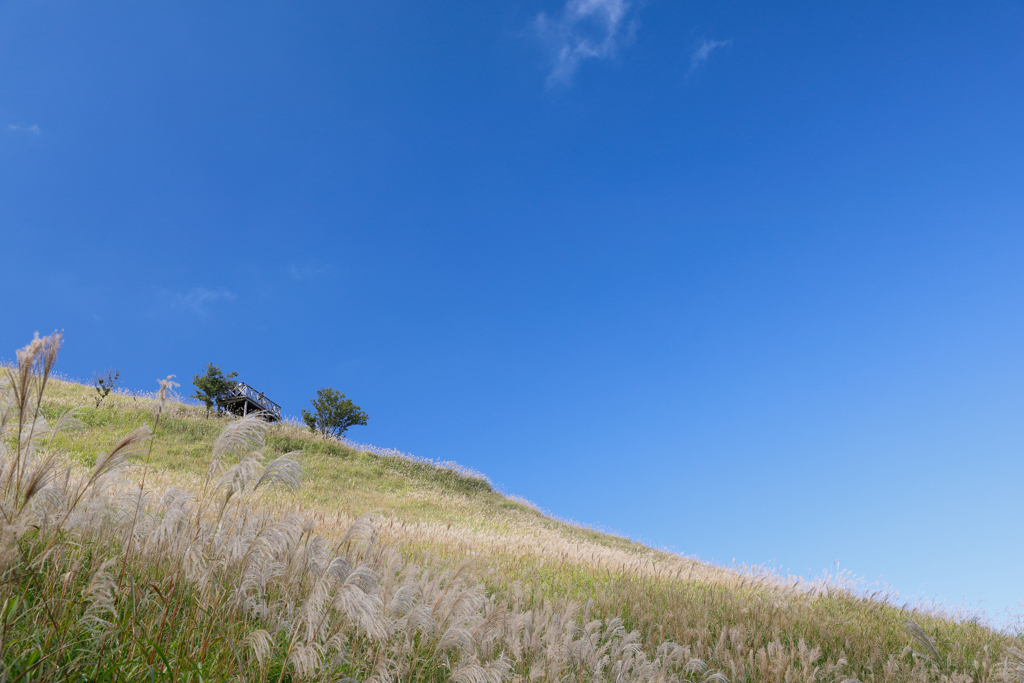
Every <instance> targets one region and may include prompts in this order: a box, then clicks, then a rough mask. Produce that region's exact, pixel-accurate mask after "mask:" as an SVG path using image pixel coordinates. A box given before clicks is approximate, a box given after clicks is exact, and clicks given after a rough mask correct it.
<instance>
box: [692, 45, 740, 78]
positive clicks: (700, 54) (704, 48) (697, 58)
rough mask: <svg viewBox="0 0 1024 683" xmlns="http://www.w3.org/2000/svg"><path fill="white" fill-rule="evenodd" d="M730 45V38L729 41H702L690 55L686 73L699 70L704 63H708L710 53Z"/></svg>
mask: <svg viewBox="0 0 1024 683" xmlns="http://www.w3.org/2000/svg"><path fill="white" fill-rule="evenodd" d="M730 45H732V39H731V38H730V39H729V40H707V39H704V40H702V41H701V43H700V45H698V46H697V49H696V50H694V51H693V54H692V55H690V70H689V71H688V72H687V73H688V74H692V73H693V72H694V71H696V70H697V69H699V68H700V67H701V65H703V64H704V62H706V61H708V57H710V56H711V53H712V52H714V51H715V50H717V49H718V48H720V47H728V46H730Z"/></svg>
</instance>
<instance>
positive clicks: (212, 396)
mask: <svg viewBox="0 0 1024 683" xmlns="http://www.w3.org/2000/svg"><path fill="white" fill-rule="evenodd" d="M236 377H238V373H237V372H232V373H231V374H229V375H225V374H224V373H223V372H221V371H220V367H219V366H217V365H214V364H213V363H209V364H208V365H207V366H206V374H205V375H195V376H194V377H193V378H192V384H194V385H196V392H195V393H194V394H192V398H196V399H199V400H200V401H202V402H203V403H205V404H206V417H207V418H209V417H210V409H211V408H213V404H214V402H215V401H216V400H217V398H218V397H220V396H223V395H224V394H226V393H227V392H229V391H231V390H232V389H234V388H235V384H237V382H232V381H231V380H233V379H234V378H236Z"/></svg>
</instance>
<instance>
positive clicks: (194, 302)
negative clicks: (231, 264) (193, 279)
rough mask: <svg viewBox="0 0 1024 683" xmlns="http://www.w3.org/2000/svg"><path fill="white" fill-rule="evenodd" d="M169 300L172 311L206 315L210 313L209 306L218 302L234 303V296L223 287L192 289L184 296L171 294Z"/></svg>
mask: <svg viewBox="0 0 1024 683" xmlns="http://www.w3.org/2000/svg"><path fill="white" fill-rule="evenodd" d="M170 300H171V308H173V309H176V310H179V311H188V312H191V313H198V314H200V315H206V314H207V313H209V311H210V305H211V304H213V303H216V302H218V301H234V300H235V295H234V294H232V293H231V292H229V291H228V290H226V289H224V288H223V287H221V288H219V289H206V288H205V287H193V288H192V289H190V290H188V291H187V292H185V293H184V294H182V293H180V292H179V293H176V294H172V295H171V297H170Z"/></svg>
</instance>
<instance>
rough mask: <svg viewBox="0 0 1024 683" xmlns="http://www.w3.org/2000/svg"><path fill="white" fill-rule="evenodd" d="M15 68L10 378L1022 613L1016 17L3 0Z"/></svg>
mask: <svg viewBox="0 0 1024 683" xmlns="http://www.w3.org/2000/svg"><path fill="white" fill-rule="evenodd" d="M0 64H2V68H0V231H2V237H3V242H2V244H3V268H2V269H0V282H2V284H3V287H4V290H5V291H6V292H7V297H6V304H5V314H4V324H3V325H2V326H0V353H2V354H3V355H5V356H7V357H10V356H12V355H13V351H14V349H15V348H17V347H20V346H21V345H23V344H24V343H25V342H26V341H27V340H28V339H29V338H30V337H31V334H32V333H33V332H34V331H36V330H39V331H40V332H44V333H45V332H47V331H50V330H53V329H63V330H65V334H66V346H65V351H64V352H63V354H62V359H61V362H60V368H59V369H60V370H62V371H63V372H65V373H67V374H70V375H72V376H78V377H83V378H88V377H90V376H91V375H92V373H93V372H94V371H97V370H101V369H103V368H106V367H108V366H116V367H120V368H121V369H122V377H123V378H124V380H125V383H126V385H127V386H129V387H132V388H140V389H154V388H155V387H156V382H155V380H156V378H158V377H163V376H165V375H167V374H169V373H174V374H176V375H177V376H178V378H179V379H182V378H184V380H185V381H184V382H183V384H186V385H187V384H188V381H189V379H190V378H191V376H192V375H193V374H195V373H198V372H201V371H202V370H203V368H204V366H205V365H206V363H208V362H211V361H212V362H215V363H217V364H220V365H221V366H222V367H223V368H224V369H225V370H235V371H238V372H239V373H240V375H241V377H242V378H243V379H244V380H246V381H248V382H249V383H250V384H252V385H253V386H255V387H257V388H259V389H260V390H263V391H265V392H267V393H268V394H269V395H270V396H271V397H272V398H274V399H275V400H276V401H277V402H279V403H280V404H281V405H282V406H283V407H284V410H285V412H286V413H289V414H292V415H297V414H298V413H299V411H300V410H301V409H302V408H303V407H305V406H307V405H308V399H309V398H311V397H312V396H313V395H314V394H315V391H316V389H317V388H318V387H322V386H332V387H334V388H336V389H338V390H340V391H343V392H345V393H347V394H348V395H349V397H351V398H353V399H354V400H355V401H356V403H358V404H360V405H361V406H362V407H363V408H364V409H365V410H366V412H367V413H368V414H369V416H370V419H369V424H368V425H367V426H366V427H359V428H354V429H353V430H352V431H351V432H350V435H351V437H352V438H353V439H356V440H360V441H365V442H369V443H374V444H377V445H380V446H387V447H394V448H398V449H400V450H403V451H406V452H411V453H414V454H416V455H419V456H422V457H429V458H434V459H441V460H456V461H458V462H460V463H462V464H464V465H467V466H470V467H473V468H475V469H478V470H480V471H483V472H485V473H487V474H488V475H489V476H490V477H491V478H492V479H493V480H494V481H495V482H496V483H497V484H499V485H500V486H501V487H502V488H503V490H505V491H508V492H510V493H515V494H518V495H522V496H524V497H526V498H529V499H530V500H533V501H535V502H536V503H537V504H539V505H540V506H542V507H543V508H545V509H548V510H550V511H552V512H553V513H555V514H558V515H560V516H563V517H567V518H572V519H575V520H579V521H581V522H585V523H590V524H596V525H600V526H603V527H605V528H608V529H611V530H616V531H618V532H620V533H623V534H628V535H630V536H631V537H633V538H639V539H641V540H645V541H647V542H649V543H652V544H655V545H658V546H665V547H669V548H672V549H675V550H677V551H679V552H683V553H686V554H690V555H697V556H700V557H702V558H704V559H708V560H713V561H715V562H719V563H729V562H732V561H733V560H735V561H736V562H740V563H751V564H761V563H774V564H775V565H776V566H777V567H778V568H780V569H781V570H783V571H790V572H793V573H796V574H801V575H807V574H812V575H816V574H820V573H821V572H822V571H824V570H827V569H829V568H831V567H833V566H834V563H836V562H838V566H839V567H840V568H841V569H847V570H850V571H852V572H854V573H855V574H857V575H859V576H862V577H865V578H866V579H867V580H869V581H875V580H881V581H883V582H886V583H888V584H890V585H891V586H892V587H893V588H895V589H897V590H899V591H900V592H901V593H903V594H905V595H910V596H924V597H927V598H935V597H938V598H942V599H944V600H946V601H947V602H950V603H956V604H958V603H960V602H961V601H962V600H966V602H967V603H968V604H974V605H980V606H982V607H983V608H985V609H986V610H988V611H989V612H991V613H995V614H999V613H1001V612H1002V611H1003V610H1006V609H1017V605H1018V601H1019V600H1021V599H1024V582H1022V581H1021V578H1020V571H1019V568H1020V567H1021V566H1022V564H1024V543H1022V541H1024V538H1022V535H1024V532H1022V529H1024V525H1022V524H1021V522H1022V520H1021V512H1020V506H1019V500H1020V482H1021V480H1022V477H1024V362H1022V360H1024V359H1022V351H1024V316H1022V314H1024V269H1022V267H1021V263H1022V258H1021V257H1022V256H1024V191H1022V190H1024V4H1022V3H1021V2H1019V1H1015V2H1002V1H995V2H982V3H953V2H930V3H923V2H918V3H913V2H909V3H884V2H860V3H853V2H831V3H823V2H814V3H749V2H746V3H745V2H689V3H678V2H664V1H662V0H645V1H644V2H639V1H637V0H570V1H569V2H568V3H565V2H558V1H554V0H551V1H540V0H536V1H533V0H529V1H526V0H511V1H509V2H489V3H479V2H475V3H473V2H463V3H414V2H408V1H406V0H381V1H380V2H374V3H347V2H333V3H331V2H291V3H284V2H277V3H274V2H251V3H222V2H213V3H210V2H206V3H199V2H188V1H184V2H178V3H135V2H107V1H100V2H94V3H73V2H65V1H62V0H31V1H28V0H4V1H2V2H0ZM979 601H980V602H979ZM999 618H1002V617H999Z"/></svg>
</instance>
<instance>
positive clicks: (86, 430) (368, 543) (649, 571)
mask: <svg viewBox="0 0 1024 683" xmlns="http://www.w3.org/2000/svg"><path fill="white" fill-rule="evenodd" d="M58 342H59V340H57V339H55V338H50V339H49V340H48V341H47V340H43V341H41V342H39V343H36V344H35V345H34V346H33V345H30V346H29V347H26V349H24V350H23V351H22V352H20V354H19V364H18V365H17V366H16V367H13V368H10V369H9V372H8V382H7V384H8V388H7V390H6V392H5V393H4V399H3V400H4V403H3V408H2V413H0V416H2V417H3V425H4V426H3V434H4V440H3V444H4V445H3V450H2V452H0V456H2V458H0V459H2V467H0V484H2V486H0V493H2V495H0V513H2V515H3V520H4V531H3V534H2V536H0V561H2V562H0V564H2V566H0V569H2V572H3V574H2V576H3V581H2V582H0V600H3V602H2V603H0V627H2V628H0V658H2V662H3V667H4V670H3V672H0V674H2V675H3V676H4V677H5V679H6V680H26V681H27V680H52V679H54V678H58V677H63V678H66V679H69V680H142V679H144V678H145V679H154V680H156V679H159V680H183V681H184V680H343V679H346V678H347V679H349V680H371V679H372V680H379V681H435V680H437V681H440V680H455V681H460V682H466V683H468V682H479V683H483V682H484V681H509V680H514V681H523V682H525V681H563V680H566V681H595V680H616V681H652V682H653V681H671V680H687V681H693V682H694V683H707V682H708V681H715V682H716V683H726V682H727V681H728V682H731V683H739V682H740V681H773V682H778V683H794V682H795V681H804V682H807V683H811V682H817V681H820V682H828V683H832V682H834V683H844V682H846V681H851V680H859V681H864V682H865V683H889V682H890V681H915V682H916V681H921V682H924V681H937V682H940V683H945V682H947V681H949V682H951V683H952V682H955V683H961V682H964V683H966V682H967V681H977V682H978V683H987V682H988V681H1016V682H1018V683H1020V681H1024V677H1022V673H1024V664H1022V660H1021V651H1020V642H1019V638H1018V637H1015V636H1011V635H1007V634H1001V633H997V632H995V631H993V630H992V629H990V628H987V627H986V626H984V625H983V624H981V623H978V621H977V620H976V619H971V618H969V617H967V616H957V615H945V616H943V615H939V614H935V613H930V612H928V611H925V610H920V609H918V610H915V609H908V608H900V607H897V606H895V605H893V604H891V602H890V601H888V600H887V599H886V598H885V596H877V595H876V596H865V595H862V594H860V593H858V592H857V591H855V590H853V589H852V588H851V587H850V586H849V585H846V584H844V583H843V582H842V581H840V580H832V581H822V582H818V583H816V584H807V583H802V582H798V581H787V580H786V579H784V578H781V577H777V576H773V575H771V574H769V573H758V572H757V571H756V570H752V571H742V572H741V571H734V570H731V569H726V568H720V567H713V566H709V565H706V564H703V563H699V562H695V561H693V560H690V559H687V558H683V557H678V556H674V555H670V554H667V553H663V552H660V551H656V550H653V549H650V548H646V547H644V546H642V545H639V544H636V543H632V542H630V541H628V540H626V539H622V538H618V537H614V536H608V535H604V534H600V533H597V532H594V531H592V530H588V529H583V528H579V527H575V526H572V525H569V524H565V523H562V522H559V521H557V520H553V519H550V518H547V517H545V516H544V515H542V514H540V513H539V512H538V511H536V510H534V509H532V508H531V507H529V506H527V505H523V504H521V503H518V502H515V501H512V500H509V499H508V498H506V497H504V496H502V495H501V494H499V493H497V492H495V491H493V490H492V489H491V487H490V486H489V485H488V484H487V483H486V482H485V481H482V480H479V479H474V478H471V477H466V476H463V475H461V474H459V473H458V472H455V471H453V470H451V469H446V468H438V467H434V466H432V465H429V464H424V463H419V462H413V461H409V460H403V459H401V458H393V457H382V456H380V455H375V454H373V453H368V452H360V451H358V450H355V449H352V448H350V447H348V446H346V445H344V444H340V443H338V442H330V441H325V440H323V439H322V438H320V437H318V436H314V435H313V434H311V433H310V432H309V431H308V430H306V429H304V428H299V427H297V426H295V425H288V424H279V425H273V426H268V425H265V424H264V423H261V422H259V421H258V420H254V419H251V418H249V419H245V420H237V419H206V418H205V411H204V410H203V409H201V408H194V407H191V406H187V405H183V404H181V403H178V402H175V401H173V400H168V396H167V395H166V393H165V395H164V396H162V397H139V396H126V395H113V394H112V395H111V396H109V397H108V398H107V399H106V400H105V401H104V402H103V404H102V405H101V406H100V407H99V408H96V407H94V405H93V401H92V397H91V395H90V393H91V390H90V388H88V387H84V386H81V385H77V384H74V383H71V382H56V381H53V380H50V381H48V382H44V380H45V379H46V375H47V373H48V372H49V368H50V367H52V359H53V358H55V354H56V351H55V349H57V348H59V343H58ZM51 356H52V358H51ZM44 383H45V384H46V386H45V392H44V391H43V389H44V386H43V385H44ZM19 387H22V388H21V389H19ZM164 388H165V389H166V386H165V387H164ZM19 392H20V393H19ZM25 397H28V398H25ZM33 397H35V398H33ZM23 399H24V400H23ZM37 399H38V400H37ZM69 410H72V411H73V413H72V415H73V416H74V417H75V418H76V419H77V421H78V423H79V426H80V427H81V428H80V429H78V430H68V429H64V428H66V427H71V426H74V425H75V422H74V421H70V420H68V419H67V416H68V411H69ZM61 416H64V417H63V418H61ZM39 418H42V419H39ZM25 425H35V427H34V428H26V427H25ZM150 429H152V431H153V435H152V436H153V438H150V433H149V430H150ZM126 435H129V436H128V437H127V438H126ZM300 465H301V467H302V469H303V470H304V472H305V476H304V481H303V482H302V487H301V489H299V490H297V491H296V490H293V489H294V488H295V485H296V484H298V481H297V480H296V477H297V473H298V470H297V468H298V467H299V466H300ZM271 485H276V486H277V487H278V488H276V489H275V488H271Z"/></svg>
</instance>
